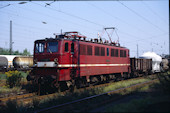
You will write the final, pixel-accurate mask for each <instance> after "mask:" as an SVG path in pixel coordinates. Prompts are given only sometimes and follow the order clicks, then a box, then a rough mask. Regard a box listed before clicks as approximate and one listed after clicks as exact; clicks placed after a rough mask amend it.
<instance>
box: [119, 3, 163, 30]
mask: <svg viewBox="0 0 170 113" xmlns="http://www.w3.org/2000/svg"><path fill="white" fill-rule="evenodd" d="M117 1H118V2H119V3H120V4H121V5H122V6H124V7H126V8H127V9H128V10H129V11H131V12H132V13H134V14H135V15H137V16H139V17H140V18H141V19H143V20H144V21H146V22H148V23H149V24H151V25H152V26H154V27H155V28H156V29H159V30H160V31H162V32H165V31H164V30H163V29H161V28H160V27H159V26H157V25H155V24H153V23H152V22H151V21H149V20H148V19H146V18H145V17H143V16H142V15H140V14H139V13H137V12H136V11H134V10H133V9H131V8H129V7H128V6H127V5H125V4H124V3H122V2H120V1H119V0H117Z"/></svg>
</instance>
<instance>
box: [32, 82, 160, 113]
mask: <svg viewBox="0 0 170 113" xmlns="http://www.w3.org/2000/svg"><path fill="white" fill-rule="evenodd" d="M156 81H158V80H157V79H154V80H151V81H146V82H143V83H138V84H134V85H131V86H128V87H125V88H120V89H116V90H113V91H108V92H106V93H102V94H98V95H93V96H90V97H86V98H82V99H78V100H75V101H71V102H67V103H63V104H60V105H56V106H52V107H48V108H44V109H40V110H37V111H35V113H47V112H48V113H49V112H68V111H71V112H76V111H78V112H83V111H89V110H91V109H94V108H95V107H99V106H101V105H103V104H106V103H109V102H112V101H114V100H117V99H119V98H121V97H122V96H120V95H118V94H119V93H121V92H125V91H126V90H128V89H133V90H134V89H137V88H140V87H143V86H144V85H149V84H152V83H153V82H156ZM96 99H97V100H96ZM98 100H100V102H98ZM91 102H95V104H93V105H90V104H91ZM84 105H88V106H86V107H81V106H84ZM66 108H67V109H66Z"/></svg>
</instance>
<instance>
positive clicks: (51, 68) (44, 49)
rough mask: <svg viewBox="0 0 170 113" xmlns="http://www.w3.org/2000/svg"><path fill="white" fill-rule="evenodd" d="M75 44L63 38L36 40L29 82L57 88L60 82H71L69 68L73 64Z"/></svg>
mask: <svg viewBox="0 0 170 113" xmlns="http://www.w3.org/2000/svg"><path fill="white" fill-rule="evenodd" d="M74 43H75V42H74V41H71V40H65V39H64V38H61V37H59V38H55V39H51V38H50V39H44V40H36V41H35V43H34V66H33V70H32V71H31V73H30V74H29V75H28V77H27V80H28V81H30V80H31V81H32V82H33V84H41V86H42V85H43V84H44V85H45V84H46V85H47V86H52V87H55V88H57V87H58V86H59V83H58V82H59V81H60V82H62V81H64V80H70V76H69V75H70V72H69V70H68V68H70V67H69V66H70V65H69V64H72V63H73V56H74V55H75V49H74V48H75V44H74ZM75 63H76V62H75ZM66 75H67V76H66ZM54 85H55V86H54Z"/></svg>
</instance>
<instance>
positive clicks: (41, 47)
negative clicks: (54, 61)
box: [35, 42, 45, 53]
mask: <svg viewBox="0 0 170 113" xmlns="http://www.w3.org/2000/svg"><path fill="white" fill-rule="evenodd" d="M44 45H45V44H44V42H38V43H36V44H35V53H43V52H44Z"/></svg>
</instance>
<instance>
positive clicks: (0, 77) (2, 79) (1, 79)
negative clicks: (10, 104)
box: [0, 71, 29, 94]
mask: <svg viewBox="0 0 170 113" xmlns="http://www.w3.org/2000/svg"><path fill="white" fill-rule="evenodd" d="M20 72H21V75H22V76H23V78H22V79H21V84H24V83H25V82H26V81H27V80H26V76H27V75H28V74H29V71H27V72H23V71H20ZM21 88H22V87H14V88H9V86H8V85H6V74H5V73H2V72H0V94H7V93H18V92H20V90H21Z"/></svg>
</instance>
